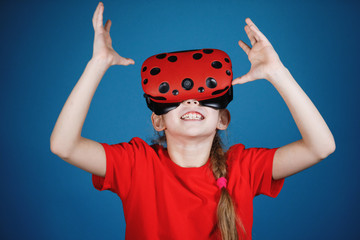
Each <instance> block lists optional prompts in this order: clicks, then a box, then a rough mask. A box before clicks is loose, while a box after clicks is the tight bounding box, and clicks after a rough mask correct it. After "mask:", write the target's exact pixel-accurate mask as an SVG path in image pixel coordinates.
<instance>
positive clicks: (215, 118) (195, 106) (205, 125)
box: [152, 99, 230, 137]
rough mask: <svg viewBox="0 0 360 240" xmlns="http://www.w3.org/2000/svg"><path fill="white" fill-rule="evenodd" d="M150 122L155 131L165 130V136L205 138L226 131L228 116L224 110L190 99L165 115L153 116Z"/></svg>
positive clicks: (227, 112)
mask: <svg viewBox="0 0 360 240" xmlns="http://www.w3.org/2000/svg"><path fill="white" fill-rule="evenodd" d="M152 120H153V125H154V128H155V130H157V131H162V130H165V132H166V134H167V135H168V134H171V135H172V136H174V137H176V136H188V137H207V136H211V135H213V134H215V132H216V129H220V130H224V129H226V128H227V126H228V124H229V122H230V114H229V111H228V110H226V109H222V110H218V109H213V108H210V107H204V106H201V105H199V102H198V101H196V100H192V99H190V100H186V101H184V102H182V103H181V104H180V105H179V107H177V108H175V109H173V110H171V111H169V112H168V113H166V114H163V115H160V116H158V115H155V114H153V116H152Z"/></svg>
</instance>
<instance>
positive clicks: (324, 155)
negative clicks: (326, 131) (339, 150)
mask: <svg viewBox="0 0 360 240" xmlns="http://www.w3.org/2000/svg"><path fill="white" fill-rule="evenodd" d="M335 149H336V145H335V141H334V140H332V141H331V142H330V143H328V144H327V146H326V147H324V148H323V150H322V151H321V152H320V154H319V157H320V160H323V159H325V158H327V157H328V156H329V155H330V154H332V153H333V152H335Z"/></svg>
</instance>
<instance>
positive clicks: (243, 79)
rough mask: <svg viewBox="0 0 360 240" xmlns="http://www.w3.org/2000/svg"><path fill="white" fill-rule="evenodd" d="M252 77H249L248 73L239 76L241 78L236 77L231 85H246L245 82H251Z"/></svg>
mask: <svg viewBox="0 0 360 240" xmlns="http://www.w3.org/2000/svg"><path fill="white" fill-rule="evenodd" d="M252 80H253V79H252V77H251V76H250V74H249V73H247V74H245V75H243V76H241V77H238V78H235V79H234V80H233V81H232V83H231V84H232V85H236V84H243V83H247V82H250V81H252Z"/></svg>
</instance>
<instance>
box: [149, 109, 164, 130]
mask: <svg viewBox="0 0 360 240" xmlns="http://www.w3.org/2000/svg"><path fill="white" fill-rule="evenodd" d="M151 122H152V125H153V127H154V129H155V130H156V131H158V132H161V131H163V130H165V122H164V119H163V116H162V115H156V114H155V113H152V114H151Z"/></svg>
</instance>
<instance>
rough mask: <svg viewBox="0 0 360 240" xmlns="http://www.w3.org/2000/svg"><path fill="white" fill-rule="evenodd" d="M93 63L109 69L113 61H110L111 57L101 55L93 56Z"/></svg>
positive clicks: (91, 60)
mask: <svg viewBox="0 0 360 240" xmlns="http://www.w3.org/2000/svg"><path fill="white" fill-rule="evenodd" d="M89 62H91V63H93V64H95V65H96V66H98V67H100V68H104V69H106V70H107V69H108V68H109V67H111V61H109V59H107V58H102V57H99V56H95V57H94V56H93V57H92V58H91V59H90V61H89Z"/></svg>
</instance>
